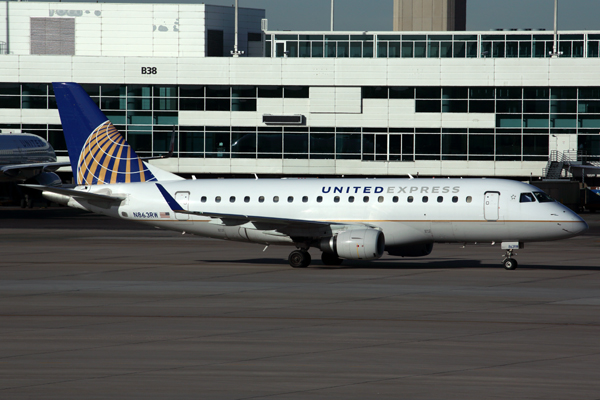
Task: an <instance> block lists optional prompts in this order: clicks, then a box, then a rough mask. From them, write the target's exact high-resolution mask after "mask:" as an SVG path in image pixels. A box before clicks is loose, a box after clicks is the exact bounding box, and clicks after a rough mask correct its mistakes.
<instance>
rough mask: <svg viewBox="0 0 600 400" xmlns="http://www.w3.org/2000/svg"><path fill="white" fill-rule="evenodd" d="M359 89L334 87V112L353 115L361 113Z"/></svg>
mask: <svg viewBox="0 0 600 400" xmlns="http://www.w3.org/2000/svg"><path fill="white" fill-rule="evenodd" d="M361 96H362V94H361V88H360V87H339V86H338V87H336V88H335V112H336V113H354V114H360V113H361V112H362V101H361Z"/></svg>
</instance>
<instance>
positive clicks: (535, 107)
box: [0, 83, 600, 162]
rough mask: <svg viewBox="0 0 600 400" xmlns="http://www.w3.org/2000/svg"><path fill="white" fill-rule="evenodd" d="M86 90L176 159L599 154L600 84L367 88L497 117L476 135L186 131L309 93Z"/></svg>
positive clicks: (42, 98)
mask: <svg viewBox="0 0 600 400" xmlns="http://www.w3.org/2000/svg"><path fill="white" fill-rule="evenodd" d="M82 86H83V87H84V89H85V90H86V91H87V92H88V93H89V94H90V96H91V97H92V99H93V101H95V102H96V103H97V104H99V105H100V107H101V108H102V110H103V111H104V113H105V114H106V115H107V117H108V118H109V119H110V120H111V121H112V122H113V123H114V124H115V125H116V127H117V129H119V131H121V132H122V133H123V134H124V135H125V136H126V139H127V140H128V141H129V143H130V144H131V145H132V146H133V148H134V149H135V150H136V151H137V152H139V153H140V154H141V155H143V156H151V155H154V156H156V155H160V154H164V153H166V152H167V151H168V147H169V144H170V139H171V134H172V131H173V129H175V132H176V146H175V156H176V157H196V158H253V159H257V158H265V159H337V160H360V161H393V162H402V161H408V162H410V161H415V160H487V161H547V160H548V155H549V143H550V141H551V140H552V135H556V134H576V135H577V137H578V148H579V151H580V152H582V153H583V154H587V155H589V156H590V157H592V158H594V157H596V158H598V157H599V156H600V135H599V132H600V87H580V88H577V87H550V88H548V87H429V86H428V87H397V86H392V87H387V86H365V87H362V98H363V99H404V100H410V101H412V102H413V104H414V107H415V112H417V113H438V114H439V113H489V114H494V118H495V127H493V128H485V129H483V128H477V129H475V128H466V127H465V128H460V127H457V128H413V127H389V128H385V127H384V128H378V127H370V126H355V127H343V128H342V127H337V128H333V127H318V126H311V127H307V126H258V127H255V126H251V127H242V126H184V125H180V124H179V112H180V111H185V110H195V111H221V112H224V113H233V112H245V111H256V109H257V103H259V102H260V101H261V98H282V99H283V98H308V97H309V93H310V88H309V87H306V86H214V85H213V86H210V85H201V86H200V85H172V86H162V85H154V86H152V85H118V84H102V85H97V84H95V85H91V84H84V85H82ZM390 104H393V103H391V102H390ZM390 107H392V108H393V105H392V106H390ZM0 108H4V109H19V108H23V109H27V108H33V109H52V108H56V102H55V100H54V96H53V93H52V86H51V85H48V84H37V83H36V84H30V83H0ZM392 108H390V112H392V111H393V109H392ZM225 119H226V120H227V118H225ZM5 128H6V129H10V128H12V129H21V130H23V131H25V132H31V133H34V134H37V135H39V136H41V137H43V138H45V139H47V140H48V141H49V142H50V143H51V144H52V146H53V147H54V148H55V149H56V151H57V154H59V155H66V154H67V152H66V144H65V141H64V138H63V135H62V129H61V126H60V125H52V124H26V123H22V124H1V123H0V129H5Z"/></svg>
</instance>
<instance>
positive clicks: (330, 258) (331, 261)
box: [321, 252, 344, 265]
mask: <svg viewBox="0 0 600 400" xmlns="http://www.w3.org/2000/svg"><path fill="white" fill-rule="evenodd" d="M321 261H323V264H325V265H340V264H341V263H342V262H343V261H344V260H342V259H341V258H339V257H338V256H336V255H335V254H333V253H326V252H323V253H321Z"/></svg>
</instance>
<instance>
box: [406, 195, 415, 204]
mask: <svg viewBox="0 0 600 400" xmlns="http://www.w3.org/2000/svg"><path fill="white" fill-rule="evenodd" d="M413 200H414V198H413V197H412V196H408V198H407V199H406V201H408V202H409V203H412V202H413Z"/></svg>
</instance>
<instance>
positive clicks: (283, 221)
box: [156, 183, 348, 227]
mask: <svg viewBox="0 0 600 400" xmlns="http://www.w3.org/2000/svg"><path fill="white" fill-rule="evenodd" d="M156 186H157V187H158V190H159V191H160V193H161V194H162V195H163V197H164V198H165V200H166V201H167V203H168V204H169V207H170V208H171V210H173V211H174V212H178V213H182V214H190V215H198V216H203V217H211V218H221V219H229V220H241V221H245V222H258V223H266V224H273V225H291V224H293V225H296V226H298V227H323V226H330V225H348V224H341V223H337V222H328V221H313V220H303V219H294V218H275V217H265V216H260V215H246V214H224V213H215V212H208V211H187V210H184V209H183V207H181V206H180V205H179V203H177V201H176V200H175V199H174V198H173V196H171V195H170V194H169V192H167V190H166V189H165V188H164V187H163V186H162V185H161V184H160V183H157V184H156Z"/></svg>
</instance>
